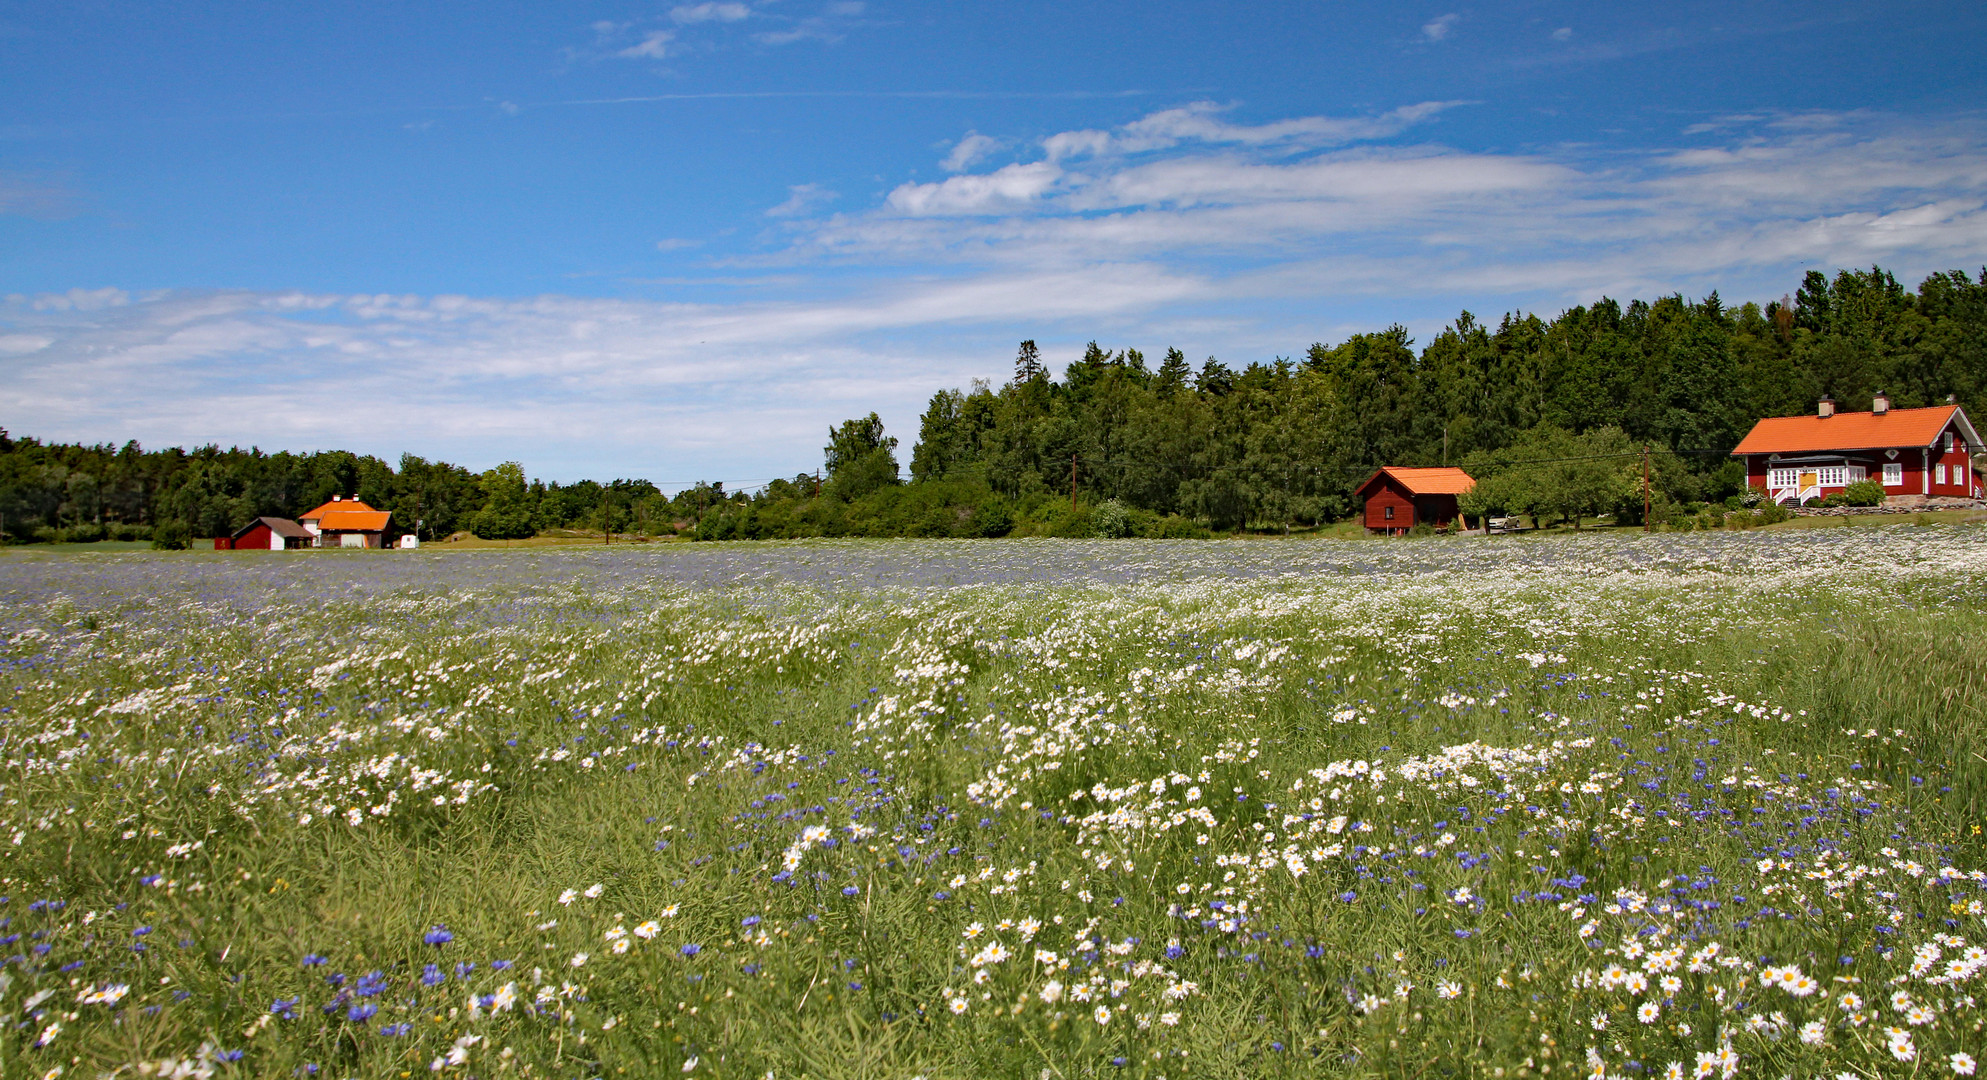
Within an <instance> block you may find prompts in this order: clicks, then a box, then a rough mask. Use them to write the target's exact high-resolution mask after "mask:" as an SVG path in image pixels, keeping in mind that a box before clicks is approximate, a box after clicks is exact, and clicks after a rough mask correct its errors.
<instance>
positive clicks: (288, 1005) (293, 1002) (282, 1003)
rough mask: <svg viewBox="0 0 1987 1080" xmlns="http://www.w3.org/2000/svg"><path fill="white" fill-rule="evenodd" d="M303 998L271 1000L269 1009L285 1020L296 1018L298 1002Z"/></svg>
mask: <svg viewBox="0 0 1987 1080" xmlns="http://www.w3.org/2000/svg"><path fill="white" fill-rule="evenodd" d="M301 1000H302V999H301V998H277V999H276V1000H275V1001H273V1002H270V1004H269V1011H270V1012H271V1013H273V1014H275V1015H277V1016H280V1017H282V1018H283V1019H285V1020H295V1019H296V1018H297V1011H296V1010H297V1002H298V1001H301Z"/></svg>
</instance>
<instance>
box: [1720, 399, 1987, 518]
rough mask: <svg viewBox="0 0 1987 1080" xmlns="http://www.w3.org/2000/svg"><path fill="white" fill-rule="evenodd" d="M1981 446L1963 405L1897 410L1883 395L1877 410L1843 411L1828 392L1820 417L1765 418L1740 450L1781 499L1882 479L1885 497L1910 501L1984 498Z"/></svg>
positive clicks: (1755, 479) (1756, 481)
mask: <svg viewBox="0 0 1987 1080" xmlns="http://www.w3.org/2000/svg"><path fill="white" fill-rule="evenodd" d="M1979 449H1981V444H1980V436H1979V435H1978V434H1977V433H1976V432H1975V431H1974V430H1973V424H1972V422H1970V421H1969V420H1967V418H1966V410H1964V409H1962V408H1960V407H1959V406H1958V405H1956V404H1951V403H1950V401H1949V402H1948V404H1945V405H1935V406H1933V407H1931V408H1929V409H1893V408H1891V407H1890V398H1888V397H1886V396H1885V395H1883V394H1878V395H1877V396H1876V400H1875V401H1874V402H1872V403H1871V408H1870V411H1869V412H1854V413H1839V412H1836V411H1835V401H1834V399H1832V398H1827V397H1824V398H1822V399H1821V404H1820V406H1819V407H1818V408H1817V409H1816V410H1815V414H1814V415H1813V416H1776V417H1769V418H1767V419H1765V420H1761V421H1760V422H1759V423H1757V424H1754V425H1753V428H1752V431H1751V433H1750V434H1748V435H1747V436H1746V437H1745V438H1744V439H1743V440H1741V441H1740V443H1739V445H1738V446H1737V447H1735V448H1734V449H1733V450H1732V454H1733V455H1734V456H1736V457H1738V458H1740V459H1742V460H1744V461H1745V463H1746V483H1747V484H1749V485H1751V486H1752V487H1755V488H1758V489H1759V490H1761V491H1763V492H1765V494H1766V497H1767V498H1769V499H1771V500H1773V501H1774V502H1777V503H1782V504H1786V505H1799V504H1801V503H1805V502H1807V501H1808V500H1809V499H1815V498H1827V497H1828V496H1830V495H1833V494H1835V493H1836V492H1839V491H1841V490H1842V489H1843V488H1845V487H1848V486H1849V485H1850V484H1853V483H1855V482H1856V481H1858V480H1875V481H1877V482H1879V483H1881V484H1882V485H1883V489H1884V501H1885V502H1889V503H1906V504H1909V503H1918V502H1924V501H1925V500H1926V499H1936V498H1949V499H1969V498H1971V499H1977V498H1979V497H1980V496H1981V483H1980V477H1979V474H1978V473H1977V472H1975V471H1974V468H1973V460H1972V456H1973V454H1974V452H1975V451H1978V450H1979Z"/></svg>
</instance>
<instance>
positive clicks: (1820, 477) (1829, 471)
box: [1815, 465, 1849, 487]
mask: <svg viewBox="0 0 1987 1080" xmlns="http://www.w3.org/2000/svg"><path fill="white" fill-rule="evenodd" d="M1815 484H1816V485H1817V486H1819V487H1847V486H1849V470H1848V468H1847V467H1845V466H1842V465H1823V466H1821V467H1820V468H1817V469H1816V470H1815Z"/></svg>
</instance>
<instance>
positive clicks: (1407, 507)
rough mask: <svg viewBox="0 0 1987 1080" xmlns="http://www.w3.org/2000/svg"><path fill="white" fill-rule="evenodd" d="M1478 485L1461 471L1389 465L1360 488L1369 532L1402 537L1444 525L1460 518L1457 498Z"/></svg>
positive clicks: (1360, 496)
mask: <svg viewBox="0 0 1987 1080" xmlns="http://www.w3.org/2000/svg"><path fill="white" fill-rule="evenodd" d="M1475 486H1476V481H1475V480H1473V479H1471V478H1470V474H1468V473H1466V472H1464V471H1463V470H1461V469H1451V468H1441V469H1409V468H1403V467H1401V466H1398V465H1388V466H1385V467H1383V468H1381V469H1380V470H1379V471H1377V472H1375V473H1374V474H1373V475H1372V476H1369V477H1367V478H1366V482H1365V483H1363V484H1361V485H1359V491H1358V495H1359V498H1360V499H1361V500H1362V501H1363V502H1365V504H1366V529H1367V531H1368V532H1383V533H1389V534H1393V535H1399V534H1401V533H1404V532H1406V531H1408V530H1409V529H1412V528H1414V527H1415V526H1416V525H1420V524H1424V523H1426V524H1429V525H1435V526H1438V527H1440V526H1445V525H1448V524H1449V523H1450V522H1452V521H1455V520H1456V518H1457V517H1458V516H1459V513H1460V512H1459V511H1458V510H1457V509H1456V496H1458V495H1461V494H1462V493H1463V492H1465V491H1468V490H1470V489H1471V488H1473V487H1475Z"/></svg>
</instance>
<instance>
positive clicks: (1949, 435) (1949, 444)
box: [1946, 431, 1953, 454]
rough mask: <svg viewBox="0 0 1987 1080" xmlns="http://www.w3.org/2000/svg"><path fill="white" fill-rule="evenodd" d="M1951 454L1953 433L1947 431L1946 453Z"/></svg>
mask: <svg viewBox="0 0 1987 1080" xmlns="http://www.w3.org/2000/svg"><path fill="white" fill-rule="evenodd" d="M1952 452H1953V433H1952V432H1950V431H1948V432H1946V453H1948V454H1950V453H1952Z"/></svg>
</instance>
